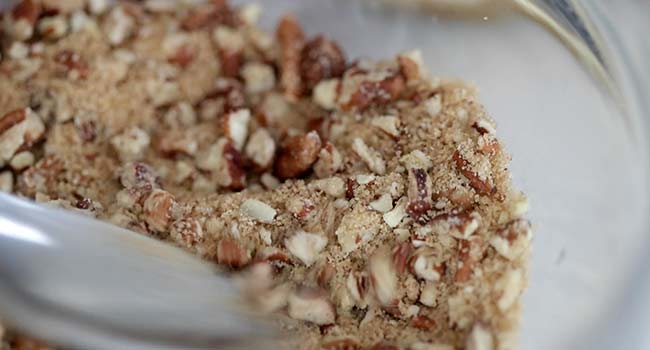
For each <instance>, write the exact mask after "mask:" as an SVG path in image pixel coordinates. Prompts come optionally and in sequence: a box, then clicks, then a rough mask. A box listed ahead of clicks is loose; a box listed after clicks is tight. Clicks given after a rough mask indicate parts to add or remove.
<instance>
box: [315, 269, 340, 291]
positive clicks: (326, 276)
mask: <svg viewBox="0 0 650 350" xmlns="http://www.w3.org/2000/svg"><path fill="white" fill-rule="evenodd" d="M334 275H336V269H335V268H334V266H333V265H332V264H330V263H325V264H323V266H321V267H320V269H319V270H318V274H317V275H316V283H317V284H318V285H319V286H321V287H326V286H327V285H328V284H329V283H330V281H331V280H332V278H333V277H334Z"/></svg>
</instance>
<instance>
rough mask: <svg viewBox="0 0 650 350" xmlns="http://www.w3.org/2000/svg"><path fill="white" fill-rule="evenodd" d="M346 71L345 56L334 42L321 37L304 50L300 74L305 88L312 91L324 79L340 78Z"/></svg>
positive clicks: (308, 43) (308, 44) (310, 41)
mask: <svg viewBox="0 0 650 350" xmlns="http://www.w3.org/2000/svg"><path fill="white" fill-rule="evenodd" d="M344 70H345V56H344V55H343V51H342V50H341V48H340V47H339V46H338V45H337V44H336V43H335V42H334V41H332V40H330V39H328V38H326V37H324V36H322V35H319V36H317V37H315V38H313V39H311V40H309V41H308V42H307V43H305V46H304V47H303V49H302V53H301V62H300V73H301V77H302V81H303V82H304V85H305V88H306V89H307V90H311V89H312V88H313V87H314V86H316V84H318V83H319V82H320V81H321V80H323V79H329V78H335V77H340V76H341V75H342V74H343V71H344Z"/></svg>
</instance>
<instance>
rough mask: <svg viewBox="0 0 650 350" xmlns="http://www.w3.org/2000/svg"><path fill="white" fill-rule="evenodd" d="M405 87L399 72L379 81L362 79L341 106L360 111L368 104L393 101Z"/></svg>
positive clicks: (375, 104)
mask: <svg viewBox="0 0 650 350" xmlns="http://www.w3.org/2000/svg"><path fill="white" fill-rule="evenodd" d="M405 87H406V84H405V83H404V78H403V77H402V76H401V75H400V74H395V75H392V76H389V77H387V78H385V79H383V80H381V81H362V82H361V84H360V85H359V87H358V89H357V90H356V91H355V92H354V93H352V96H351V97H350V101H349V102H348V103H347V104H345V105H344V106H343V108H344V109H357V110H361V111H362V110H365V109H367V108H368V107H370V106H378V105H385V104H388V103H390V102H392V101H395V100H396V99H397V98H398V97H399V96H400V95H401V94H402V91H404V89H405Z"/></svg>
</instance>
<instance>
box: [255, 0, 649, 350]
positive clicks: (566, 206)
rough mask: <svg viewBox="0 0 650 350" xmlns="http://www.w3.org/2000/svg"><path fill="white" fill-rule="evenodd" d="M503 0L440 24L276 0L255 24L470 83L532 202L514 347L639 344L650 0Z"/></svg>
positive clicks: (406, 14) (372, 8)
mask: <svg viewBox="0 0 650 350" xmlns="http://www.w3.org/2000/svg"><path fill="white" fill-rule="evenodd" d="M408 2H409V3H411V4H413V3H415V1H408ZM446 2H449V1H446ZM479 2H482V3H492V4H494V1H479ZM503 4H504V2H503V1H501V2H500V5H503ZM512 4H513V7H514V8H517V10H508V9H507V8H508V6H499V10H498V11H495V8H493V7H491V6H483V7H482V8H479V9H473V11H470V14H469V16H462V14H463V13H462V12H461V13H458V12H452V13H450V12H445V13H444V16H442V15H440V13H437V12H432V11H428V10H427V9H424V8H416V7H415V6H410V8H408V9H404V8H400V7H389V8H387V7H386V6H380V4H379V3H378V2H377V1H365V2H364V1H345V0H303V1H293V0H272V1H265V2H263V3H262V5H263V7H264V14H263V16H262V17H263V18H262V25H263V27H265V28H267V29H269V30H272V29H273V28H274V25H275V23H276V20H277V18H278V17H279V16H280V15H281V14H283V13H285V12H288V11H290V12H294V13H295V14H296V15H297V16H298V18H299V19H300V20H301V22H302V23H303V25H304V27H305V30H306V31H307V32H308V33H309V34H315V33H320V32H322V33H326V34H327V35H329V36H330V37H332V38H334V39H335V40H337V41H338V42H340V43H341V45H342V46H343V47H344V49H345V51H346V53H347V55H348V57H350V58H357V57H371V58H387V57H392V56H394V55H395V54H396V53H398V52H400V51H405V50H408V49H412V48H420V49H421V50H422V53H423V56H424V58H425V62H426V64H427V67H428V68H429V70H430V72H431V73H432V74H433V75H436V76H440V77H444V78H460V79H463V80H466V81H469V82H471V83H474V84H475V85H476V86H477V87H478V88H479V92H480V96H481V100H482V101H483V102H484V104H485V105H486V107H487V110H488V111H489V112H490V113H491V116H492V117H493V118H494V119H495V120H496V121H497V123H498V135H499V137H500V138H501V139H502V140H503V141H504V143H505V144H506V148H507V149H508V151H509V152H510V153H511V154H512V155H513V160H512V167H511V171H512V173H513V177H514V182H515V184H516V186H517V187H518V188H520V189H521V190H523V191H524V192H525V193H526V194H527V195H528V196H529V199H530V203H531V210H530V213H529V217H530V219H531V221H532V222H533V224H534V226H535V238H534V244H533V257H532V265H531V274H530V276H531V280H530V285H529V289H528V290H527V292H526V294H525V296H524V317H523V327H522V333H521V336H520V344H521V348H522V349H529V350H533V349H545V350H546V349H599V348H602V349H613V348H618V349H623V348H627V349H648V348H650V335H648V334H649V333H650V332H648V331H649V327H650V326H649V325H650V272H648V271H644V269H643V267H644V266H648V265H647V264H648V263H650V248H649V247H650V240H649V237H648V233H649V232H650V223H649V220H648V217H649V215H648V214H649V213H650V186H649V184H650V176H649V173H650V171H649V170H648V168H649V167H648V164H649V163H650V156H649V149H650V148H649V146H648V144H649V143H648V141H649V140H650V138H649V136H650V129H649V124H650V123H649V121H650V118H649V115H650V114H648V112H649V111H650V108H649V105H648V100H647V99H646V96H647V95H648V93H650V85H649V84H650V82H649V79H650V74H649V73H650V72H649V68H648V67H649V66H648V65H647V63H646V60H647V59H648V58H649V57H650V42H648V41H645V42H644V41H643V40H644V38H645V37H646V35H645V33H647V32H648V30H649V29H650V21H648V17H647V14H648V13H650V3H648V2H646V1H642V0H638V1H632V0H630V1H616V2H611V1H607V0H599V1H596V0H589V1H583V2H574V1H568V0H549V1H539V2H536V3H535V2H531V1H523V0H516V1H512ZM450 14H451V16H449V15H450ZM644 262H645V264H644ZM644 285H645V287H644ZM644 288H645V289H644ZM643 291H647V292H645V293H644V292H643Z"/></svg>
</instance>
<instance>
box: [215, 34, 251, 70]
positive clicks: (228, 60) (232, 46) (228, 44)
mask: <svg viewBox="0 0 650 350" xmlns="http://www.w3.org/2000/svg"><path fill="white" fill-rule="evenodd" d="M213 37H214V40H215V42H216V43H217V46H218V47H219V57H220V59H221V61H220V62H221V73H222V74H223V75H224V76H226V77H236V76H237V75H239V72H240V70H241V66H242V63H243V59H244V57H243V49H244V45H245V41H244V37H243V35H242V34H241V32H239V31H238V30H236V29H232V28H229V27H226V26H219V27H217V29H215V30H214V36H213Z"/></svg>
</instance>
